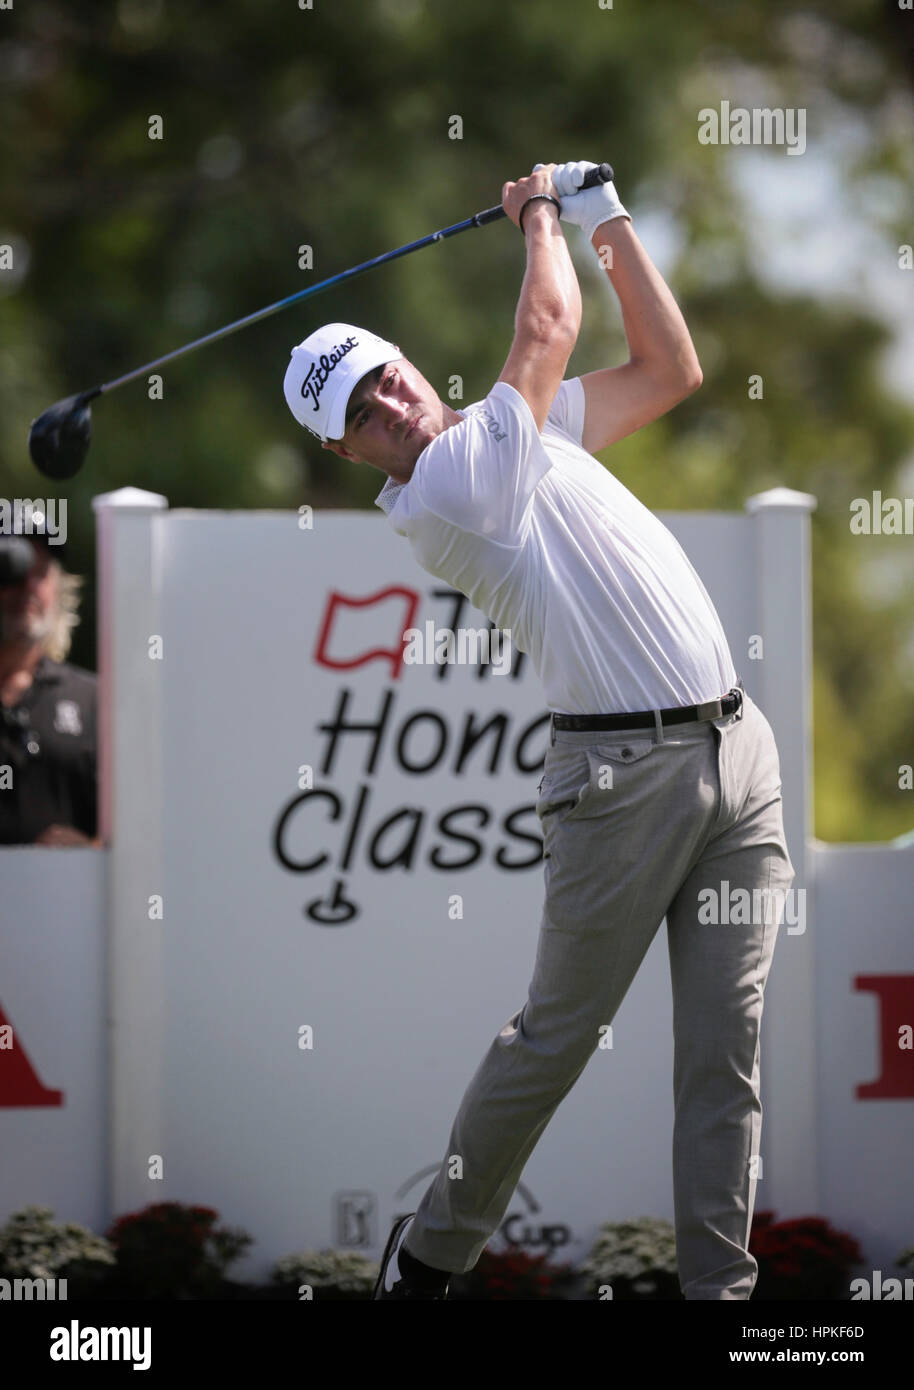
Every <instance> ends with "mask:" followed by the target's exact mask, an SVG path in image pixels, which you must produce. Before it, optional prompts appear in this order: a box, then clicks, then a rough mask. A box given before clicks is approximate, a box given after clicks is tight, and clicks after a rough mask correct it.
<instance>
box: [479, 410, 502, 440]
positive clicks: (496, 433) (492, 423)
mask: <svg viewBox="0 0 914 1390" xmlns="http://www.w3.org/2000/svg"><path fill="white" fill-rule="evenodd" d="M473 415H474V416H475V417H476V419H478V420H481V421H482V423H483V424H484V425H485V427H486V429H487V430H488V431H489V434H490V435H491V436H492V438H493V439H494V440H495V442H496V443H497V444H500V443H501V441H502V440H503V439H507V438H508V434H507V431H506V430H503V429H502V427H501V421H500V420H498V419H496V417H495V416H494V415H493V414H492V412H491V411H490V410H486V409H485V408H484V407H483V406H479V408H478V409H477V410H474V411H473Z"/></svg>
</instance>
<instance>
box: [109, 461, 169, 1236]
mask: <svg viewBox="0 0 914 1390" xmlns="http://www.w3.org/2000/svg"><path fill="white" fill-rule="evenodd" d="M92 506H93V508H94V510H95V514H96V530H97V541H98V595H99V604H98V661H99V797H100V810H99V834H100V835H101V836H102V837H103V838H104V839H105V841H106V843H108V844H109V852H108V884H107V894H106V899H107V901H106V914H107V921H108V933H107V942H108V949H107V960H108V972H107V976H108V1024H109V1033H108V1098H109V1100H108V1105H109V1109H108V1192H107V1198H108V1207H109V1216H116V1215H119V1214H121V1213H122V1212H124V1211H127V1210H129V1209H131V1208H132V1207H134V1206H136V1205H139V1204H142V1205H145V1202H146V1200H148V1199H147V1198H146V1193H147V1192H148V1188H147V1186H146V1174H147V1171H148V1163H149V1155H150V1154H152V1153H158V1152H161V1147H162V1143H163V1140H164V1135H163V1131H162V1127H161V1123H160V1115H161V1113H162V1104H163V1100H164V1097H163V1095H162V1076H161V1049H162V1042H163V1032H162V1029H163V1024H164V1017H163V1010H164V1001H163V997H162V978H161V946H162V941H161V932H162V929H163V924H162V923H161V922H156V921H150V920H149V918H148V899H149V896H150V895H151V894H153V893H160V892H163V891H164V888H163V884H162V881H161V873H160V868H161V864H162V854H161V832H162V818H161V786H160V775H161V762H162V760H161V732H162V718H161V711H160V703H159V702H160V677H159V670H160V665H159V663H158V662H155V661H151V660H150V659H149V655H148V650H149V649H148V642H149V638H150V636H152V635H153V634H154V633H157V632H158V631H159V628H158V621H157V618H158V609H159V592H160V583H159V573H158V565H157V549H156V525H155V522H156V518H157V517H158V516H160V515H161V513H162V510H163V509H164V508H167V506H168V500H167V498H165V497H161V496H160V495H159V494H157V493H152V492H142V491H140V490H139V489H137V488H121V489H119V490H118V491H117V492H108V493H104V494H102V495H101V496H98V497H94V498H93V499H92ZM125 808H129V810H127V813H126V814H125Z"/></svg>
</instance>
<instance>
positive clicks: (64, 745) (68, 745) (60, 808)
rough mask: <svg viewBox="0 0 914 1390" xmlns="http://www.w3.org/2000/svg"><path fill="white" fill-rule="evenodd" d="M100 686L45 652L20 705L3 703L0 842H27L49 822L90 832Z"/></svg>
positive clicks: (92, 831) (93, 828)
mask: <svg viewBox="0 0 914 1390" xmlns="http://www.w3.org/2000/svg"><path fill="white" fill-rule="evenodd" d="M97 684H98V678H97V677H96V676H95V675H94V674H93V673H92V672H91V671H84V670H83V669H82V668H81V667H80V666H71V665H69V664H68V663H67V662H65V661H64V662H59V661H51V660H50V658H49V657H42V659H41V660H40V661H39V663H38V665H37V666H36V668H35V675H34V679H33V681H32V684H31V685H30V686H29V688H28V690H26V691H24V693H23V695H22V697H21V699H20V700H19V702H18V703H17V704H15V705H13V706H12V707H10V706H8V705H3V704H0V844H3V845H28V844H32V843H33V842H34V841H35V839H36V837H37V836H38V835H40V834H41V832H42V830H46V829H47V827H48V826H49V825H71V826H75V827H76V829H77V830H81V831H82V832H83V834H84V835H88V836H89V837H90V838H92V837H94V836H95V834H96V814H97V813H96V787H97V779H96V690H97ZM7 769H11V773H12V777H11V775H10V771H8V770H7ZM10 780H12V784H13V785H12V787H9V786H8V785H7V783H8V782H9V781H10Z"/></svg>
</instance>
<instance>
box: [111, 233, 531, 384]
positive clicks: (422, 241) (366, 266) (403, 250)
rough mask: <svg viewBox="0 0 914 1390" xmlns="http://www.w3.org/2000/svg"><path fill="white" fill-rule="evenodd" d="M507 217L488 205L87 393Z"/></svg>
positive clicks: (126, 378)
mask: <svg viewBox="0 0 914 1390" xmlns="http://www.w3.org/2000/svg"><path fill="white" fill-rule="evenodd" d="M504 216H505V210H504V208H503V207H500V206H499V207H494V208H486V209H485V211H484V212H477V213H475V214H474V215H473V216H472V217H467V218H465V220H464V221H463V222H454V223H453V224H452V226H450V227H443V228H442V229H441V231H438V232H430V233H429V235H428V236H424V237H420V238H419V240H418V241H411V242H409V244H408V245H406V246H398V247H397V249H396V251H386V252H385V253H384V255H382V256H374V257H372V259H371V260H370V261H362V263H361V265H355V266H352V268H351V269H349V270H341V271H340V273H339V274H338V275H331V276H330V278H329V280H321V281H320V283H319V284H317V285H309V286H308V288H307V289H304V290H298V291H297V292H296V293H295V294H290V295H287V296H286V298H285V299H277V301H276V303H275V304H268V305H267V307H266V308H265V309H258V310H257V311H256V312H255V313H253V314H246V315H245V317H244V318H243V319H236V320H235V322H234V323H228V324H226V325H225V327H224V328H216V329H214V330H213V332H212V333H206V334H204V336H203V337H202V338H195V339H194V341H193V342H192V343H185V344H184V346H183V347H179V348H175V349H174V350H173V351H172V352H166V353H165V355H164V356H163V357H157V358H155V360H154V361H152V362H146V363H145V364H144V365H143V366H142V367H136V368H135V369H134V370H133V371H132V372H125V373H124V375H123V376H118V377H115V378H114V379H113V380H112V381H106V382H105V383H104V385H102V386H98V387H96V388H95V390H94V391H93V392H91V393H89V392H87V393H86V395H87V396H88V395H90V394H91V395H92V396H96V395H101V394H103V393H104V392H105V391H113V390H114V389H115V388H116V387H118V386H123V385H125V383H126V382H128V381H134V380H135V379H136V377H138V376H143V375H144V374H145V373H146V372H151V371H153V370H154V368H156V367H161V366H163V365H164V364H165V363H166V362H173V361H174V360H175V358H177V357H183V356H184V355H185V353H188V352H193V351H194V350H195V349H196V348H200V347H205V346H206V344H207V343H215V342H217V341H218V340H219V339H220V338H227V337H228V335H229V334H230V333H237V332H238V330H239V329H240V328H247V326H248V325H249V324H251V323H258V322H259V321H260V320H261V319H266V318H269V317H270V315H271V314H278V313H279V311H280V309H286V308H288V306H289V305H290V304H297V303H298V302H299V301H300V300H302V299H307V298H308V297H309V295H312V294H320V292H321V291H322V290H329V289H331V288H332V287H333V286H334V285H341V284H343V282H344V281H346V280H352V279H353V278H354V277H355V276H356V275H364V274H365V272H366V271H367V270H373V269H374V267H375V266H379V265H384V264H385V263H386V262H387V261H395V260H397V259H398V258H399V257H400V256H406V255H408V254H409V253H410V252H411V251H418V250H419V249H420V248H421V247H423V246H431V244H432V243H433V242H435V241H444V240H445V238H446V237H451V236H456V234H457V233H458V232H465V231H468V230H469V229H470V228H471V227H484V226H486V225H487V224H488V223H489V222H497V221H498V219H499V218H500V217H504Z"/></svg>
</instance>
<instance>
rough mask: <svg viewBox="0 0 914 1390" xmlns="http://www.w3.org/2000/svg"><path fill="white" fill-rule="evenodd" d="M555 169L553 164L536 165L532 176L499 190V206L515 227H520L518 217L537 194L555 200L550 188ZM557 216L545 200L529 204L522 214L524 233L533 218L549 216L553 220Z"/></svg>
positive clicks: (552, 206) (529, 175)
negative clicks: (525, 205)
mask: <svg viewBox="0 0 914 1390" xmlns="http://www.w3.org/2000/svg"><path fill="white" fill-rule="evenodd" d="M555 168H556V165H554V164H538V165H537V166H536V169H534V171H533V173H532V174H528V175H527V176H526V178H523V179H518V180H517V183H511V182H510V181H509V182H508V183H506V184H505V185H504V187H503V188H502V190H501V205H502V207H503V208H504V210H505V213H506V214H507V216H508V217H510V219H511V221H512V222H513V223H514V225H515V227H520V215H521V212H522V210H523V207H524V204H525V203H526V202H527V201H528V200H529V199H530V198H537V194H546V195H548V197H550V198H555V197H556V196H557V195H556V192H555V189H554V188H553V187H552V171H553V169H555ZM556 215H557V212H556V208H555V206H554V205H553V204H552V203H550V202H548V201H547V200H546V198H545V197H544V198H542V200H541V199H540V198H537V201H536V202H535V203H531V204H530V206H529V207H528V208H527V211H526V212H525V213H524V226H523V229H522V230H524V231H526V230H527V228H528V227H529V226H530V223H531V221H532V220H533V218H534V217H543V216H549V217H550V218H552V219H554V218H555V217H556Z"/></svg>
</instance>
